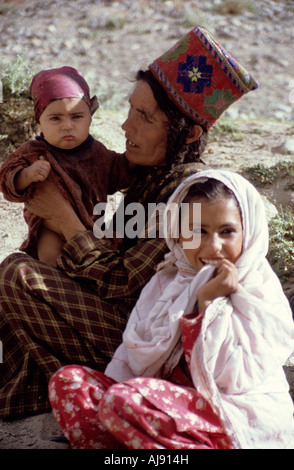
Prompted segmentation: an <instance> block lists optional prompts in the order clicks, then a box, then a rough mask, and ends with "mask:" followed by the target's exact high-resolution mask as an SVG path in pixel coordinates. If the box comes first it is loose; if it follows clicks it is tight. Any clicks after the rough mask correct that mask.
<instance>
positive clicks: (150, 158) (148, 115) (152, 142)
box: [122, 80, 169, 166]
mask: <svg viewBox="0 0 294 470" xmlns="http://www.w3.org/2000/svg"><path fill="white" fill-rule="evenodd" d="M129 101H130V110H129V114H128V117H127V119H126V121H125V122H124V123H123V125H122V129H123V130H124V131H125V136H126V157H127V159H128V160H129V162H131V163H133V164H135V165H143V166H162V165H164V163H165V155H166V144H167V134H168V127H169V123H168V119H167V117H166V115H165V114H164V112H163V111H161V109H160V108H159V107H158V104H157V101H156V100H155V98H154V95H153V92H152V90H151V88H150V86H149V85H148V83H146V82H145V81H144V80H139V81H138V83H137V85H136V87H135V89H134V91H133V93H132V95H131V97H130V100H129Z"/></svg>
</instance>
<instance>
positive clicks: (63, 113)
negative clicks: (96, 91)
mask: <svg viewBox="0 0 294 470" xmlns="http://www.w3.org/2000/svg"><path fill="white" fill-rule="evenodd" d="M90 125H91V113H90V109H89V106H88V105H87V103H86V102H85V101H84V100H82V99H79V98H63V99H61V100H56V101H52V103H50V104H49V105H48V106H47V107H46V108H45V110H44V111H43V113H42V114H41V117H40V126H41V130H42V132H43V134H44V137H45V139H46V140H47V142H49V144H51V145H54V147H59V148H61V149H73V148H75V147H77V146H78V145H80V144H82V143H83V142H84V141H85V140H86V139H87V137H88V135H89V128H90Z"/></svg>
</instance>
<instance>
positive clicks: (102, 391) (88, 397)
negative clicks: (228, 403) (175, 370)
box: [49, 317, 231, 449]
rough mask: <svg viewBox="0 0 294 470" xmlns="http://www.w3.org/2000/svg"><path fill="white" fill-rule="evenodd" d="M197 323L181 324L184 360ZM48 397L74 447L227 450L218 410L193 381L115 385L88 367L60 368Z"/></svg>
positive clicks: (154, 380) (144, 379)
mask: <svg viewBox="0 0 294 470" xmlns="http://www.w3.org/2000/svg"><path fill="white" fill-rule="evenodd" d="M199 324H201V318H199V317H198V318H197V319H195V318H194V319H192V320H191V321H190V320H185V322H184V324H183V328H184V330H183V334H184V340H183V347H184V350H185V357H186V358H187V359H188V363H189V357H190V354H191V348H192V345H193V343H194V340H195V335H197V334H198V329H199ZM188 330H189V333H188ZM186 333H188V334H186ZM178 377H179V375H178ZM49 399H50V402H51V406H52V409H53V413H54V415H55V417H56V419H57V421H58V423H59V425H60V426H61V428H62V430H63V431H64V434H65V436H66V437H67V438H68V439H69V441H70V443H71V445H72V447H75V448H83V449H91V448H100V449H101V448H108V449H109V448H112V449H114V448H129V449H228V448H231V440H230V438H229V436H228V435H227V434H226V432H225V430H224V427H223V424H222V422H221V420H220V418H219V416H218V414H217V412H216V411H215V410H214V409H213V407H212V406H211V404H210V403H209V402H208V401H207V400H206V399H205V398H204V397H203V396H202V395H201V394H200V393H199V392H198V391H197V390H196V389H195V388H194V387H193V385H192V383H191V386H179V385H176V384H174V383H173V382H171V381H167V380H163V379H158V378H152V377H138V378H134V379H131V380H128V381H126V382H123V383H116V382H115V381H114V380H113V379H110V378H109V377H107V376H106V375H105V374H103V373H101V372H98V371H94V370H92V369H90V368H87V367H83V366H65V367H63V368H62V369H60V370H59V371H58V372H57V373H56V374H55V375H54V376H53V378H52V379H51V381H50V384H49Z"/></svg>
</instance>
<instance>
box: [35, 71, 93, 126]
mask: <svg viewBox="0 0 294 470" xmlns="http://www.w3.org/2000/svg"><path fill="white" fill-rule="evenodd" d="M30 93H31V95H32V97H33V100H34V107H35V116H36V119H37V121H39V118H40V116H41V114H42V113H43V111H44V109H45V108H46V106H48V104H50V103H51V102H52V101H55V100H61V99H63V98H80V99H83V100H85V102H86V103H87V105H88V106H89V108H90V111H91V114H92V115H93V114H94V112H95V111H96V109H97V108H98V107H99V103H98V100H97V97H96V96H93V98H90V89H89V86H88V84H87V82H86V80H85V79H84V77H83V76H82V75H81V74H80V73H79V72H78V70H76V69H74V68H72V67H61V68H58V69H49V70H42V71H41V72H39V73H37V74H36V75H35V76H34V77H33V80H32V83H31V86H30Z"/></svg>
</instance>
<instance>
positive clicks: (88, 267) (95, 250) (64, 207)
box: [26, 181, 167, 302]
mask: <svg viewBox="0 0 294 470" xmlns="http://www.w3.org/2000/svg"><path fill="white" fill-rule="evenodd" d="M36 187H37V189H36V191H35V192H34V195H33V198H32V199H31V200H30V201H29V202H28V203H26V207H27V208H28V210H30V211H31V212H33V213H34V214H35V215H38V216H39V217H41V218H43V219H46V221H49V224H52V227H55V228H56V231H57V230H59V231H60V232H61V233H62V234H63V236H64V237H65V239H66V240H67V242H68V243H66V244H65V246H64V249H63V254H62V255H61V257H59V259H58V267H59V268H61V269H62V270H64V271H65V272H66V274H67V275H68V276H70V277H72V278H76V279H80V280H83V281H88V282H89V281H91V282H89V284H88V285H89V288H91V287H93V286H94V289H95V290H97V293H98V294H99V295H100V296H101V297H103V298H104V299H114V300H115V299H116V300H120V301H121V300H127V301H131V302H133V301H135V300H136V298H137V297H138V295H139V293H140V291H141V289H142V287H143V286H144V285H145V284H146V283H147V282H148V280H149V279H150V278H151V276H152V275H153V274H154V272H155V268H156V266H157V264H158V263H159V262H160V261H162V259H163V257H164V254H165V253H166V252H167V247H166V244H165V241H164V240H163V239H157V238H150V239H148V238H142V239H140V240H138V242H137V244H136V245H135V246H134V247H132V248H130V249H129V250H127V251H125V252H124V253H120V252H119V251H118V250H117V249H115V248H114V247H113V246H112V244H111V241H109V240H107V239H105V238H96V237H95V235H94V234H93V232H91V231H87V230H86V228H85V227H84V225H83V224H82V222H81V221H80V219H79V218H78V216H77V215H76V213H75V211H74V209H73V208H72V206H71V204H70V203H69V202H68V201H67V200H66V199H65V198H64V197H63V196H62V195H61V194H60V192H59V191H58V190H57V189H56V188H55V186H54V185H53V184H52V183H49V182H47V181H45V182H44V183H37V184H36Z"/></svg>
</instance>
